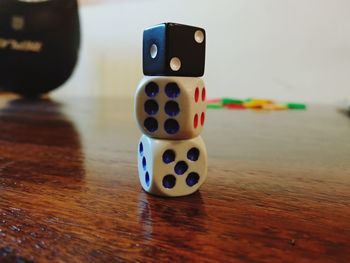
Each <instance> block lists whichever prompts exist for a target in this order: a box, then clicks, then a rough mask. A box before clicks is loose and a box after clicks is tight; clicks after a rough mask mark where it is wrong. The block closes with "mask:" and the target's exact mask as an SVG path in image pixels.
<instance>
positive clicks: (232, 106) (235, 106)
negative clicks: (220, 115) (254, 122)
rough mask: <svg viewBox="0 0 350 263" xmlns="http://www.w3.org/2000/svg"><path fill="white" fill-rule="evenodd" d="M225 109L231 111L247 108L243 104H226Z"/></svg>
mask: <svg viewBox="0 0 350 263" xmlns="http://www.w3.org/2000/svg"><path fill="white" fill-rule="evenodd" d="M224 108H227V109H231V110H245V109H246V107H244V105H243V104H225V105H224Z"/></svg>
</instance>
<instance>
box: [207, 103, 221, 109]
mask: <svg viewBox="0 0 350 263" xmlns="http://www.w3.org/2000/svg"><path fill="white" fill-rule="evenodd" d="M221 108H222V105H221V104H208V105H207V109H221Z"/></svg>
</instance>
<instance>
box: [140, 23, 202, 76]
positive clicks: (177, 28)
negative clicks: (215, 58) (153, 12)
mask: <svg viewBox="0 0 350 263" xmlns="http://www.w3.org/2000/svg"><path fill="white" fill-rule="evenodd" d="M205 38H206V36H205V30H204V29H202V28H198V27H193V26H187V25H181V24H175V23H163V24H160V25H156V26H153V27H150V28H148V29H146V30H145V31H144V33H143V74H144V75H148V76H154V75H157V76H186V77H201V76H203V74H204V66H205V42H206V41H205Z"/></svg>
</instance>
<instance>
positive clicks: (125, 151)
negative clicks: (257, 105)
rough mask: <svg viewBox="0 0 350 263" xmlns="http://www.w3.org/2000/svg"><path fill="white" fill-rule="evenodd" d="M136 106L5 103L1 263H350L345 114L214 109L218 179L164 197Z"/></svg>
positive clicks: (1, 115) (208, 134)
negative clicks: (147, 180) (139, 154)
mask: <svg viewBox="0 0 350 263" xmlns="http://www.w3.org/2000/svg"><path fill="white" fill-rule="evenodd" d="M132 104H133V103H132V101H131V100H113V99H104V100H102V99H101V100H93V99H77V98H73V99H72V98H70V99H67V98H66V99H52V100H50V99H46V100H41V101H24V100H19V99H15V98H14V97H10V96H3V97H1V98H0V262H135V261H137V262H160V261H164V262H169V261H171V262H174V261H175V262H189V261H191V262H192V261H193V262H237V261H242V262H246V261H249V262H350V140H349V134H350V120H349V118H348V117H347V116H345V115H342V114H340V113H338V112H336V111H335V110H334V109H333V108H330V107H314V108H311V109H310V110H308V111H286V112H260V113H257V112H251V111H229V110H212V111H209V112H208V122H207V126H206V128H205V131H204V134H203V137H204V139H205V141H206V143H207V147H208V152H209V158H210V159H209V160H210V167H209V175H208V177H209V178H208V180H207V182H206V184H205V185H204V186H203V187H202V188H201V190H200V192H198V193H196V194H194V195H192V196H188V197H184V198H175V199H168V198H159V197H153V196H150V195H148V194H146V193H145V192H143V191H142V189H141V187H140V184H139V182H138V177H137V167H136V148H137V142H138V138H139V136H140V133H139V131H138V130H137V128H136V124H135V123H134V118H133V116H132V107H133V105H132Z"/></svg>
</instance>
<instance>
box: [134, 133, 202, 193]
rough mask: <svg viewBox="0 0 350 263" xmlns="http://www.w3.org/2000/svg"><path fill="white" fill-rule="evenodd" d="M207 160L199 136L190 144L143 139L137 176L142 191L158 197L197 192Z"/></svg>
mask: <svg viewBox="0 0 350 263" xmlns="http://www.w3.org/2000/svg"><path fill="white" fill-rule="evenodd" d="M207 162H208V157H207V151H206V147H205V144H204V142H203V139H202V138H201V136H198V137H196V138H193V139H190V140H158V139H153V138H150V137H148V136H145V135H142V137H141V139H140V142H139V145H138V172H139V179H140V182H141V185H142V187H143V189H144V190H145V191H146V192H148V193H151V194H154V195H160V196H169V197H176V196H185V195H189V194H192V193H194V192H196V191H197V190H198V189H199V187H200V186H201V185H202V184H203V183H204V181H205V180H206V178H207V169H208V168H207V167H208V163H207Z"/></svg>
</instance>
